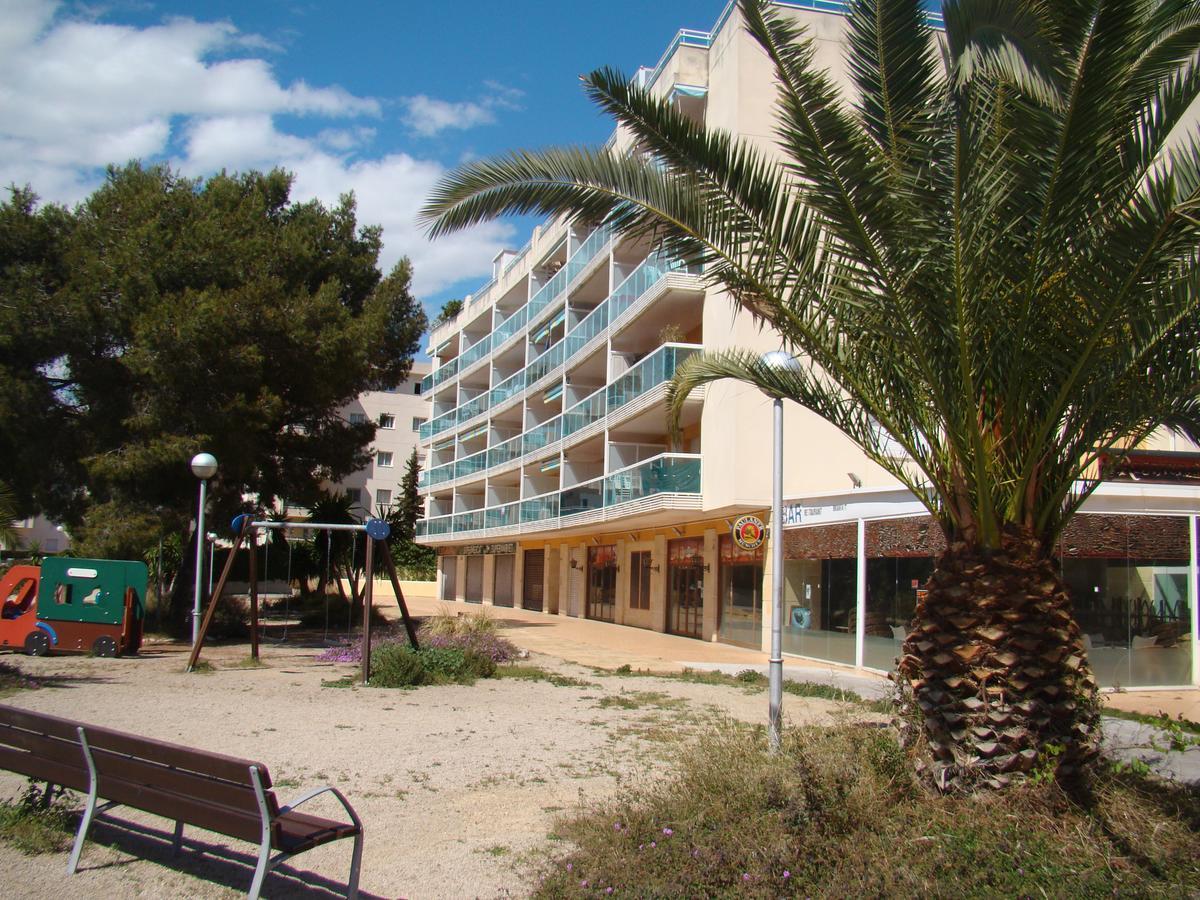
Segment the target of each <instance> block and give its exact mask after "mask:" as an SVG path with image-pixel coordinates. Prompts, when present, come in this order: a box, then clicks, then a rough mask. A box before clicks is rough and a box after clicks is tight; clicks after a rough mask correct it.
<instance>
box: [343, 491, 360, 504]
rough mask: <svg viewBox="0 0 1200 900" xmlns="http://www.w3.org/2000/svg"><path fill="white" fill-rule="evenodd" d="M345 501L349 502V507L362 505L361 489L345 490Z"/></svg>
mask: <svg viewBox="0 0 1200 900" xmlns="http://www.w3.org/2000/svg"><path fill="white" fill-rule="evenodd" d="M346 499H347V500H349V501H350V505H351V506H361V505H362V489H361V488H346Z"/></svg>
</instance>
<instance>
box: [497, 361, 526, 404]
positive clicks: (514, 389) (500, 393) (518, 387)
mask: <svg viewBox="0 0 1200 900" xmlns="http://www.w3.org/2000/svg"><path fill="white" fill-rule="evenodd" d="M525 374H526V373H525V370H524V369H522V370H521V371H519V372H517V373H515V374H513V375H512V376H510V377H508V378H506V379H504V380H503V381H502V382H500V383H499V384H498V385H496V386H495V387H494V388H492V390H491V391H490V392H489V396H490V397H491V399H492V406H499V405H500V404H501V403H503V402H504V401H505V400H507V399H508V398H510V397H515V396H516V395H517V394H520V393H521V392H522V391H524V390H525V381H526V379H525Z"/></svg>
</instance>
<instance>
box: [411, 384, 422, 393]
mask: <svg viewBox="0 0 1200 900" xmlns="http://www.w3.org/2000/svg"><path fill="white" fill-rule="evenodd" d="M413 393H414V394H419V393H421V382H419V381H414V382H413Z"/></svg>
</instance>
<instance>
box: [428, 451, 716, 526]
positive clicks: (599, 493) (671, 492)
mask: <svg viewBox="0 0 1200 900" xmlns="http://www.w3.org/2000/svg"><path fill="white" fill-rule="evenodd" d="M700 485H701V480H700V456H699V455H698V454H693V453H662V454H659V455H658V456H655V457H653V458H651V459H648V460H645V461H644V462H640V463H637V464H635V465H632V466H627V467H626V468H624V469H620V470H618V471H616V472H612V473H610V474H608V475H602V476H601V477H599V478H595V479H592V480H591V481H588V482H585V483H583V484H577V485H573V486H572V487H569V488H565V489H563V490H560V491H554V492H552V493H549V494H542V495H541V496H538V497H530V498H528V499H525V500H514V501H512V502H510V503H504V504H500V505H497V506H489V507H485V508H483V509H474V510H470V511H468V512H459V513H451V514H450V515H445V516H438V517H436V518H433V519H422V520H421V521H419V522H417V537H419V538H432V537H454V538H457V537H460V536H468V535H469V536H472V537H480V536H483V537H490V536H492V534H493V533H495V534H504V533H520V534H524V533H526V532H534V531H547V530H552V529H558V528H568V527H570V526H572V525H578V524H584V523H585V522H589V521H595V520H600V521H608V520H612V519H617V518H620V517H622V516H626V515H634V514H636V513H639V512H642V511H643V510H644V509H645V507H647V506H649V507H651V508H660V509H661V508H674V509H699V508H700ZM648 501H649V502H648ZM478 532H484V534H483V535H479V534H477V533H478Z"/></svg>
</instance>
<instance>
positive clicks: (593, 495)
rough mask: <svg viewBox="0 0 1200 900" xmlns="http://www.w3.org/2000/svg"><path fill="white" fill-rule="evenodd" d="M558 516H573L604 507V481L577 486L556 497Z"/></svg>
mask: <svg viewBox="0 0 1200 900" xmlns="http://www.w3.org/2000/svg"><path fill="white" fill-rule="evenodd" d="M558 498H559V499H558V514H559V515H560V516H573V515H575V514H576V513H581V512H591V511H592V510H596V509H600V508H601V507H602V506H604V479H603V478H596V479H594V480H593V481H588V482H584V483H583V484H577V485H575V486H574V487H569V488H567V489H566V490H565V491H560V492H559V495H558Z"/></svg>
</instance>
